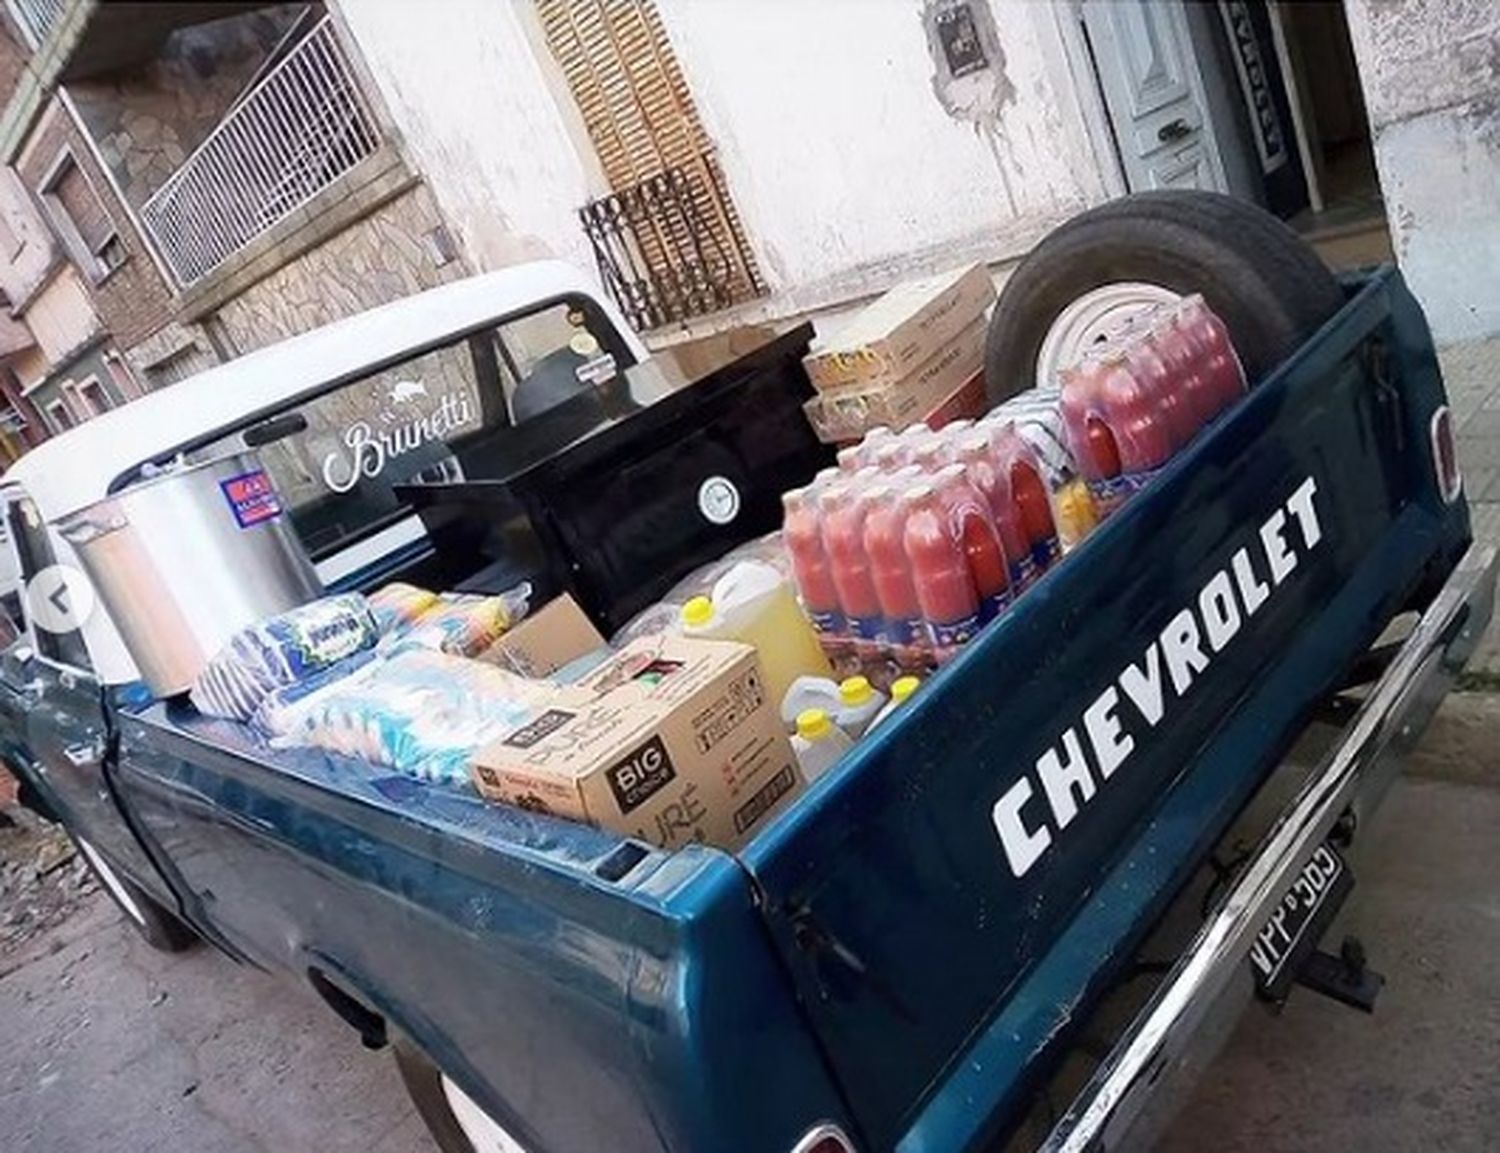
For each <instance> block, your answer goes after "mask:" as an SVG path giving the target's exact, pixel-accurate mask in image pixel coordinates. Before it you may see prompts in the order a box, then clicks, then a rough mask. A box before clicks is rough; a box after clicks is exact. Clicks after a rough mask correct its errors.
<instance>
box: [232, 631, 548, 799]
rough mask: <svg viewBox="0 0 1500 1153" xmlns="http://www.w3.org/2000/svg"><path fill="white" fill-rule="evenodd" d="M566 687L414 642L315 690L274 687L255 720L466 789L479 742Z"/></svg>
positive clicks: (281, 738)
mask: <svg viewBox="0 0 1500 1153" xmlns="http://www.w3.org/2000/svg"><path fill="white" fill-rule="evenodd" d="M567 691H568V690H565V689H561V688H559V687H558V686H557V685H555V684H553V683H552V682H550V681H539V680H528V679H527V678H525V677H520V676H517V675H516V674H514V673H510V672H506V671H505V670H504V669H499V668H496V667H494V666H493V665H487V664H483V663H482V662H479V661H472V660H468V659H466V658H464V657H457V656H451V655H449V654H447V653H442V652H436V651H433V650H431V649H426V648H421V647H410V648H403V649H401V650H400V651H398V652H395V653H393V654H391V655H390V656H387V657H379V658H376V659H375V660H372V661H370V662H369V663H368V664H366V665H365V666H364V667H362V668H359V669H357V670H355V671H354V672H352V673H350V674H349V675H347V676H343V677H340V678H337V679H334V680H332V681H330V682H329V683H328V684H326V685H321V686H318V687H316V688H314V689H313V690H312V691H310V692H306V693H297V692H294V691H284V692H278V693H275V694H273V695H272V696H271V697H269V698H268V699H267V701H266V702H265V705H264V706H263V708H262V709H261V711H260V713H259V714H257V717H256V724H257V726H258V727H260V728H261V729H262V731H265V732H268V733H269V734H271V744H272V745H273V746H274V747H289V746H311V747H314V748H320V749H326V750H328V751H330V752H335V753H343V754H345V755H346V756H351V757H358V758H360V759H362V760H365V761H367V762H369V763H371V764H376V765H382V766H385V767H387V768H391V769H394V770H396V771H397V772H401V773H406V774H408V775H410V776H414V777H419V778H421V779H423V780H428V781H436V782H440V783H442V784H449V785H461V786H465V787H467V786H468V783H469V770H468V764H469V759H470V757H471V756H472V754H473V753H474V751H475V750H476V749H478V748H479V747H480V746H481V745H484V744H488V743H489V742H490V741H492V740H494V739H496V738H497V737H500V736H502V735H504V734H505V733H508V732H512V731H514V730H515V729H517V728H520V727H521V726H522V725H525V724H527V723H528V722H529V721H531V720H532V719H534V718H535V717H536V716H538V715H539V714H540V713H541V712H543V711H545V709H546V708H548V707H549V705H552V704H555V703H556V702H557V700H558V699H559V698H560V695H561V694H564V693H566V692H567Z"/></svg>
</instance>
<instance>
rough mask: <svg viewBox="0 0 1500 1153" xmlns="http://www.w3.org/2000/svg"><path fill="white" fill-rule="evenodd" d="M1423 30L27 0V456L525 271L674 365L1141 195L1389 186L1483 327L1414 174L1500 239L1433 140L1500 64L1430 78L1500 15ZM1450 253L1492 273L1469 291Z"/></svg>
mask: <svg viewBox="0 0 1500 1153" xmlns="http://www.w3.org/2000/svg"><path fill="white" fill-rule="evenodd" d="M1439 7H1441V6H1439ZM1480 7H1482V6H1480ZM1430 9H1433V3H1432V0H1391V2H1390V3H1386V4H1378V5H1377V4H1373V3H1367V2H1366V0H1350V3H1349V5H1348V6H1347V10H1346V8H1345V6H1343V5H1340V4H1336V3H1328V4H1312V5H1288V4H1284V3H1276V2H1272V0H1215V2H1213V3H1186V2H1184V0H1111V2H1106V0H1053V2H1050V3H1032V2H1030V0H831V2H828V3H819V4H815V5H795V6H793V5H771V6H767V5H763V4H755V3H753V2H751V0H723V2H718V3H712V4H705V3H699V2H697V0H633V2H631V3H619V2H606V0H535V2H533V3H520V2H517V3H504V2H501V3H497V2H495V0H444V2H443V3H441V4H425V5H424V4H398V3H386V2H382V0H327V2H326V3H311V4H303V3H273V4H267V3H255V2H251V0H226V2H220V3H205V2H194V0H187V2H182V3H174V4H152V3H129V2H120V0H116V2H110V3H104V2H101V0H5V4H4V7H3V9H0V33H3V34H0V292H3V294H4V298H5V303H6V306H7V307H6V308H5V310H4V312H3V318H0V455H4V454H7V453H13V452H14V451H18V450H20V449H23V448H24V447H25V446H26V444H27V443H30V442H32V441H34V440H35V438H37V437H39V436H44V435H47V434H48V433H50V432H54V431H56V430H58V429H60V428H64V427H67V425H68V424H69V423H76V422H77V421H79V420H84V419H88V418H89V417H90V416H91V415H93V414H94V413H95V412H98V411H101V410H103V409H105V408H108V407H110V406H112V405H114V404H118V403H123V402H125V401H127V400H128V399H129V398H130V397H132V396H134V395H138V394H139V393H140V392H142V391H144V390H150V389H155V388H161V387H165V386H168V385H170V384H172V383H174V382H175V381H178V380H181V379H183V378H184V377H186V376H189V375H191V374H193V373H195V372H197V371H199V370H201V369H202V368H205V367H207V366H210V365H212V364H214V363H217V362H219V361H221V360H224V359H226V358H229V357H233V356H237V355H240V354H243V353H245V352H248V351H251V350H253V349H255V348H258V347H261V346H263V345H265V344H268V343H271V342H274V341H277V340H281V339H283V338H285V337H287V336H290V335H294V334H296V333H298V332H302V331H305V330H307V329H309V328H312V327H315V326H317V325H321V324H324V323H327V322H329V321H332V320H336V319H338V318H340V317H342V316H345V315H348V314H349V313H351V312H354V311H358V310H361V309H365V308H368V307H371V306H374V305H377V304H380V303H383V302H385V301H388V300H391V299H393V298H395V297H398V296H402V295H406V294H409V293H411V292H415V291H419V290H421V289H423V288H427V287H431V286H434V285H436V284H440V283H442V282H444V281H446V280H449V279H452V278H454V277H457V276H462V275H467V274H470V273H473V272H480V271H486V270H490V269H494V268H498V267H502V266H505V265H508V264H513V263H515V262H517V261H520V260H525V259H529V258H533V257H536V256H542V255H550V256H560V257H562V258H564V259H566V260H569V261H571V262H572V263H574V264H576V265H579V266H581V267H584V268H586V269H589V270H591V271H592V272H594V273H595V274H596V275H597V276H598V278H599V280H600V281H601V282H602V284H603V285H604V287H605V288H606V289H607V290H608V291H609V292H610V293H612V294H613V295H614V297H615V298H616V299H617V300H618V302H619V303H620V305H621V307H622V309H623V311H624V312H625V314H626V316H627V317H628V318H629V319H630V320H631V322H632V324H634V325H635V326H636V327H637V328H638V329H640V330H641V331H642V332H643V333H646V334H647V335H648V337H649V339H651V340H652V341H653V342H655V343H667V342H674V341H679V340H683V339H688V338H692V337H697V336H701V335H704V334H710V333H714V332H721V331H724V330H726V329H728V328H731V327H733V326H736V325H739V324H744V323H756V322H763V321H766V320H775V319H780V318H785V317H790V316H794V315H807V314H819V313H826V312H829V311H837V310H841V309H845V308H848V307H851V306H853V305H854V304H857V303H858V302H860V301H862V300H863V299H866V298H868V297H869V296H871V295H873V294H875V293H878V292H880V291H882V290H884V289H885V288H887V287H888V286H889V285H890V284H892V283H894V282H895V281H896V280H899V279H901V278H903V277H907V276H911V275H915V274H920V273H923V272H929V271H934V270H937V269H940V268H944V267H949V266H952V265H955V264H959V263H965V262H970V261H983V262H986V263H988V264H990V265H991V266H992V267H994V268H995V269H996V270H997V273H999V274H1000V275H1003V270H1004V269H1005V268H1006V267H1007V266H1008V265H1009V264H1010V263H1012V262H1013V261H1015V260H1016V259H1017V258H1019V257H1020V256H1021V255H1023V254H1024V253H1025V252H1026V251H1027V250H1028V249H1029V248H1030V246H1031V245H1032V244H1033V243H1034V242H1035V241H1036V240H1037V239H1038V238H1039V237H1040V236H1041V235H1043V234H1044V233H1045V232H1046V231H1047V230H1048V229H1050V228H1051V227H1053V226H1054V225H1056V224H1057V223H1058V222H1060V221H1061V220H1063V219H1065V218H1067V217H1068V216H1070V215H1072V214H1074V213H1076V212H1078V211H1080V210H1082V209H1084V208H1087V207H1089V206H1091V205H1093V204H1097V203H1099V202H1101V201H1103V200H1105V199H1107V198H1109V197H1111V196H1114V195H1118V194H1120V193H1122V192H1125V191H1130V190H1138V189H1146V188H1161V187H1171V188H1182V187H1198V188H1212V189H1218V190H1221V191H1226V192H1230V193H1232V194H1235V195H1238V196H1241V197H1244V198H1246V199H1249V200H1252V201H1255V202H1257V203H1260V204H1263V205H1265V206H1266V207H1268V208H1269V209H1270V210H1271V211H1273V212H1275V213H1277V214H1278V215H1280V216H1282V217H1283V218H1285V219H1287V220H1289V221H1291V222H1292V223H1293V225H1294V226H1296V227H1298V228H1301V229H1303V230H1304V231H1307V232H1308V233H1309V234H1311V235H1320V234H1323V233H1327V232H1328V231H1329V230H1334V231H1336V230H1338V229H1341V228H1344V229H1346V228H1348V227H1349V225H1350V222H1351V221H1354V222H1355V223H1360V222H1363V224H1364V225H1367V226H1368V225H1371V223H1372V222H1373V227H1374V228H1375V229H1376V230H1377V231H1379V232H1380V234H1381V237H1382V242H1383V238H1384V230H1385V226H1386V224H1385V222H1386V205H1387V203H1389V204H1390V205H1391V206H1392V208H1393V210H1394V215H1393V216H1392V220H1393V222H1394V228H1393V231H1394V233H1395V236H1396V240H1397V243H1396V246H1395V249H1396V254H1397V256H1398V257H1399V258H1400V259H1402V260H1403V262H1405V263H1407V264H1408V266H1409V268H1410V270H1411V272H1412V279H1413V282H1414V284H1415V286H1416V287H1417V290H1418V292H1419V293H1420V294H1422V295H1423V298H1424V300H1425V301H1426V303H1427V304H1428V308H1429V313H1430V315H1431V318H1432V320H1433V324H1434V327H1435V329H1437V331H1438V333H1439V335H1440V336H1445V335H1472V334H1474V333H1482V332H1484V331H1487V330H1490V329H1493V328H1496V327H1500V314H1497V313H1496V312H1495V309H1494V304H1493V301H1494V299H1496V298H1497V296H1496V294H1494V293H1490V294H1489V297H1488V303H1485V302H1484V300H1483V299H1481V298H1484V297H1485V293H1486V290H1487V288H1488V287H1489V286H1490V285H1491V284H1492V283H1493V280H1492V279H1490V280H1486V273H1487V270H1488V269H1492V268H1493V267H1494V264H1495V262H1494V261H1493V260H1487V259H1486V258H1485V257H1484V254H1485V253H1487V252H1489V251H1490V249H1491V248H1493V243H1491V242H1492V241H1493V238H1492V237H1490V238H1489V240H1486V241H1485V243H1486V244H1489V245H1490V247H1489V248H1485V247H1484V245H1480V246H1478V247H1475V246H1473V245H1469V246H1468V247H1467V248H1465V246H1464V244H1463V241H1462V238H1460V237H1458V235H1457V234H1456V233H1455V232H1454V231H1453V228H1452V227H1451V226H1449V225H1446V224H1444V223H1442V222H1440V221H1438V220H1437V214H1436V212H1435V207H1436V204H1437V201H1436V200H1433V197H1434V196H1436V195H1437V191H1438V190H1435V189H1434V185H1433V181H1432V179H1431V178H1430V177H1426V176H1424V175H1423V173H1422V171H1419V170H1421V169H1428V170H1431V171H1434V172H1435V171H1441V172H1442V173H1443V174H1444V176H1443V180H1442V189H1441V192H1442V193H1443V195H1444V196H1447V197H1454V196H1456V197H1459V198H1461V200H1462V202H1463V203H1466V204H1469V205H1470V209H1471V211H1469V212H1468V214H1467V215H1468V217H1469V218H1470V219H1471V220H1473V221H1478V222H1481V223H1483V225H1484V229H1485V231H1483V236H1485V237H1489V232H1490V231H1494V230H1495V228H1496V227H1497V226H1496V225H1494V222H1493V221H1492V220H1491V217H1493V216H1494V204H1495V199H1494V197H1493V196H1492V195H1490V192H1491V191H1492V190H1491V189H1489V188H1488V187H1484V186H1482V185H1483V184H1484V179H1483V178H1484V177H1485V176H1486V175H1489V174H1492V171H1491V170H1492V169H1493V164H1490V165H1489V167H1486V162H1485V158H1486V157H1488V158H1489V159H1490V160H1493V156H1491V155H1490V153H1491V152H1493V150H1492V149H1491V150H1489V151H1486V149H1488V147H1489V146H1488V144H1487V143H1485V142H1486V141H1487V140H1488V139H1489V136H1488V135H1486V134H1485V133H1483V132H1477V131H1476V132H1475V133H1472V134H1469V135H1466V136H1465V138H1464V140H1463V141H1462V148H1461V149H1459V151H1458V152H1453V151H1452V150H1449V151H1448V152H1444V151H1443V149H1442V148H1441V147H1439V148H1438V152H1440V153H1442V156H1437V157H1434V156H1433V155H1429V154H1430V153H1432V149H1433V148H1434V147H1436V145H1434V144H1433V143H1432V140H1433V139H1436V137H1435V136H1434V135H1433V134H1434V133H1436V134H1437V136H1442V134H1443V133H1445V132H1446V133H1447V134H1448V136H1452V135H1453V134H1454V133H1455V132H1459V133H1462V132H1465V131H1466V129H1464V124H1467V123H1469V121H1463V123H1458V122H1457V121H1455V120H1454V116H1455V115H1458V114H1457V113H1455V112H1454V111H1453V109H1454V107H1455V105H1454V101H1455V100H1456V101H1459V103H1460V104H1461V105H1462V109H1467V110H1468V111H1467V112H1463V115H1465V116H1469V119H1470V120H1473V119H1474V117H1480V118H1482V116H1483V115H1485V112H1484V110H1485V109H1486V108H1488V107H1489V103H1493V99H1492V98H1493V93H1494V88H1495V85H1496V83H1497V81H1496V78H1495V76H1494V75H1492V74H1491V72H1492V70H1491V71H1485V69H1484V68H1483V67H1481V65H1482V59H1481V54H1476V52H1469V53H1467V54H1460V56H1461V58H1460V59H1459V60H1457V63H1456V65H1455V67H1454V68H1451V69H1448V70H1447V71H1444V70H1443V69H1441V68H1439V69H1437V70H1436V72H1435V73H1434V74H1435V75H1436V76H1437V79H1434V80H1431V81H1430V82H1427V81H1424V83H1423V84H1421V85H1417V84H1415V83H1414V82H1410V83H1409V82H1408V81H1410V78H1411V76H1412V75H1415V73H1413V71H1412V70H1413V69H1418V68H1419V66H1421V68H1422V69H1427V68H1428V67H1429V66H1433V67H1435V65H1434V59H1433V53H1434V52H1436V51H1438V49H1437V48H1434V47H1433V46H1432V45H1434V44H1436V43H1437V41H1433V40H1432V36H1431V35H1428V34H1427V33H1425V32H1423V33H1422V34H1421V35H1418V33H1419V32H1420V31H1421V29H1423V28H1428V27H1429V26H1432V27H1435V26H1438V25H1441V26H1442V27H1445V28H1449V27H1450V26H1452V28H1450V30H1453V29H1454V28H1456V31H1455V32H1454V34H1455V35H1458V36H1459V37H1460V39H1461V41H1462V42H1463V43H1465V44H1469V45H1471V46H1473V45H1478V46H1483V45H1484V44H1492V43H1493V42H1494V39H1495V29H1494V28H1492V27H1490V24H1492V23H1493V21H1488V22H1487V20H1486V18H1485V17H1484V15H1483V13H1482V12H1480V11H1479V8H1476V7H1475V6H1472V5H1470V6H1466V7H1463V11H1464V12H1465V13H1468V15H1467V16H1464V17H1463V18H1462V19H1460V17H1459V16H1456V15H1452V14H1449V15H1442V14H1441V13H1437V12H1436V11H1429V10H1430ZM1423 12H1428V15H1429V16H1430V17H1431V20H1425V21H1424V18H1423V15H1422V13H1423ZM1439 16H1442V18H1441V19H1439ZM1455 21H1457V25H1455ZM1458 25H1461V27H1459V26H1458ZM1351 26H1352V28H1351ZM1413 29H1415V31H1414V30H1413ZM1424 35H1425V36H1426V39H1423V38H1422V36H1424ZM1429 41H1431V42H1432V43H1431V44H1429ZM1424 46H1425V47H1424ZM1424 53H1425V54H1424ZM1465 61H1468V63H1469V64H1471V65H1473V66H1472V67H1467V66H1463V65H1464V62H1465ZM1403 62H1404V63H1403ZM1450 73H1452V75H1451V76H1450ZM1426 74H1427V73H1425V72H1424V75H1426ZM1443 77H1449V79H1443ZM1403 78H1405V79H1403ZM1445 85H1446V86H1445ZM1450 89H1451V91H1450ZM1367 96H1368V97H1369V99H1370V112H1369V114H1367V112H1366V109H1365V104H1364V102H1365V100H1366V98H1367ZM1450 97H1451V98H1452V99H1450ZM1413 101H1416V102H1417V103H1418V104H1420V103H1421V102H1422V101H1426V103H1425V104H1422V106H1421V107H1420V108H1418V107H1416V104H1414V103H1413ZM1486 101H1489V103H1486ZM1429 106H1430V108H1429ZM1462 109H1461V110H1460V111H1462ZM1426 111H1431V115H1425V112H1426ZM1419 114H1422V115H1419ZM1460 119H1462V117H1460ZM1372 122H1373V124H1374V131H1373V132H1372V129H1371V124H1372ZM1418 124H1422V125H1425V126H1426V127H1424V128H1422V129H1421V130H1420V131H1418V128H1417V127H1414V125H1418ZM1434 126H1436V127H1434ZM1490 135H1492V134H1490ZM1444 139H1446V137H1444ZM1377 145H1378V148H1377ZM1457 147H1458V145H1457V144H1455V148H1457ZM1465 150H1467V151H1465ZM1377 152H1378V157H1379V163H1378V166H1377V162H1376V157H1377ZM1450 152H1451V155H1450ZM1460 152H1463V153H1464V155H1467V153H1468V152H1473V153H1474V156H1473V157H1471V159H1472V160H1474V163H1470V162H1469V161H1468V160H1465V161H1463V162H1462V163H1460V162H1459V160H1456V159H1454V157H1457V156H1459V153H1460ZM1444 157H1446V158H1447V160H1448V161H1452V163H1448V164H1447V166H1446V167H1444V166H1443V165H1442V164H1439V163H1438V161H1439V160H1443V158H1444ZM1424 158H1425V159H1424ZM1444 163H1446V161H1444ZM1424 198H1425V199H1424ZM1439 199H1441V197H1439ZM1429 200H1431V201H1432V203H1431V204H1429V203H1428V201H1429ZM1455 202H1458V201H1455ZM1429 209H1432V210H1433V211H1429ZM1453 260H1458V261H1459V262H1460V263H1461V264H1463V266H1464V267H1465V268H1466V269H1470V271H1471V273H1472V275H1471V274H1468V273H1466V275H1464V276H1462V277H1445V276H1443V275H1442V273H1441V271H1440V270H1441V267H1442V265H1443V264H1444V262H1451V261H1453Z"/></svg>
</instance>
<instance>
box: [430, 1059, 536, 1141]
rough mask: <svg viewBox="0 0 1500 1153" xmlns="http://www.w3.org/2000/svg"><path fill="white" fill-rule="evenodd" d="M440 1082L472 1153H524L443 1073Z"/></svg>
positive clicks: (508, 1135) (454, 1117)
mask: <svg viewBox="0 0 1500 1153" xmlns="http://www.w3.org/2000/svg"><path fill="white" fill-rule="evenodd" d="M442 1079H443V1096H444V1097H446V1098H447V1099H448V1108H449V1109H450V1110H451V1111H452V1112H453V1119H454V1120H455V1121H457V1122H458V1127H459V1128H460V1129H462V1130H463V1134H464V1136H465V1137H467V1138H468V1141H469V1144H470V1145H472V1146H474V1153H526V1150H525V1148H524V1147H523V1146H522V1145H521V1143H520V1142H519V1141H517V1140H516V1139H515V1138H514V1137H512V1136H511V1135H510V1134H509V1133H507V1132H506V1131H505V1130H504V1129H502V1128H500V1126H499V1125H498V1124H496V1122H495V1119H494V1118H493V1117H491V1116H490V1115H489V1114H488V1113H486V1112H485V1111H484V1110H483V1109H481V1108H480V1107H479V1106H478V1105H477V1104H476V1103H475V1101H474V1099H473V1098H472V1097H470V1096H469V1095H468V1094H467V1093H465V1092H464V1091H463V1090H462V1089H460V1088H459V1087H458V1086H457V1085H455V1084H454V1083H453V1082H452V1081H450V1080H449V1079H448V1074H446V1073H444V1074H443V1075H442Z"/></svg>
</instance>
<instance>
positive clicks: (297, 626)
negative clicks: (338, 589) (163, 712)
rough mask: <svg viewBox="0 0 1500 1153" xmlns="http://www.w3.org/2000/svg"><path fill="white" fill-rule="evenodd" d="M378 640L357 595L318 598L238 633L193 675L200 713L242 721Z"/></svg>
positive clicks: (193, 695) (195, 702) (364, 604)
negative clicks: (274, 697) (285, 691)
mask: <svg viewBox="0 0 1500 1153" xmlns="http://www.w3.org/2000/svg"><path fill="white" fill-rule="evenodd" d="M379 638H380V632H379V628H378V627H377V625H376V623H375V618H374V616H373V615H371V612H370V607H369V604H368V603H367V602H366V600H365V598H364V597H362V596H360V595H359V594H358V593H345V594H342V595H340V596H331V597H323V598H321V599H319V600H315V601H313V602H312V603H311V604H305V605H301V606H299V607H297V608H294V609H289V610H288V611H286V612H284V613H278V614H277V615H276V616H273V617H267V618H266V619H265V620H262V621H258V622H257V623H255V624H253V625H250V626H248V627H246V628H243V629H241V630H240V631H239V632H237V633H235V634H234V636H232V637H230V638H229V640H228V641H227V642H226V643H225V644H224V647H223V648H221V649H220V650H219V651H218V653H216V654H215V655H214V657H213V659H212V660H210V661H209V662H208V664H207V665H206V666H205V667H204V669H203V671H202V672H201V673H199V674H198V679H197V681H196V682H195V683H194V685H193V688H192V691H191V693H190V698H191V700H192V702H193V705H194V706H195V707H196V708H197V709H198V711H199V712H200V713H204V714H205V715H207V716H213V717H225V718H228V719H229V720H235V721H245V720H249V719H250V716H251V715H252V714H253V713H254V712H255V710H256V709H257V708H259V707H260V704H261V702H262V701H263V700H264V699H265V698H266V696H267V695H269V694H270V693H272V692H274V691H275V690H276V689H279V688H282V687H284V686H287V685H295V684H298V683H300V682H302V681H305V680H307V679H308V678H309V677H312V676H314V675H315V674H317V673H319V672H321V671H323V670H324V669H328V668H330V667H332V666H334V665H337V664H338V663H339V662H340V661H343V660H345V659H346V658H348V657H351V656H353V655H354V654H356V653H359V652H363V651H364V650H366V649H370V648H373V647H374V645H375V643H376V641H378V640H379Z"/></svg>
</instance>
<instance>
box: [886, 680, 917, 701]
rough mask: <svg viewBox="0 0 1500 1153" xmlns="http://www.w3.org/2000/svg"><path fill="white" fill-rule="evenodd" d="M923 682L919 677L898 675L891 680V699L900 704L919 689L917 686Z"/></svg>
mask: <svg viewBox="0 0 1500 1153" xmlns="http://www.w3.org/2000/svg"><path fill="white" fill-rule="evenodd" d="M921 683H922V681H921V679H920V678H918V677H897V678H896V679H895V680H893V681H892V682H891V700H893V701H895V702H896V703H897V704H898V705H899V704H900V703H901V702H902V701H904V700H906V698H907V697H909V696H911V695H912V693H914V692H916V691H917V686H918V685H920V684H921Z"/></svg>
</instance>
